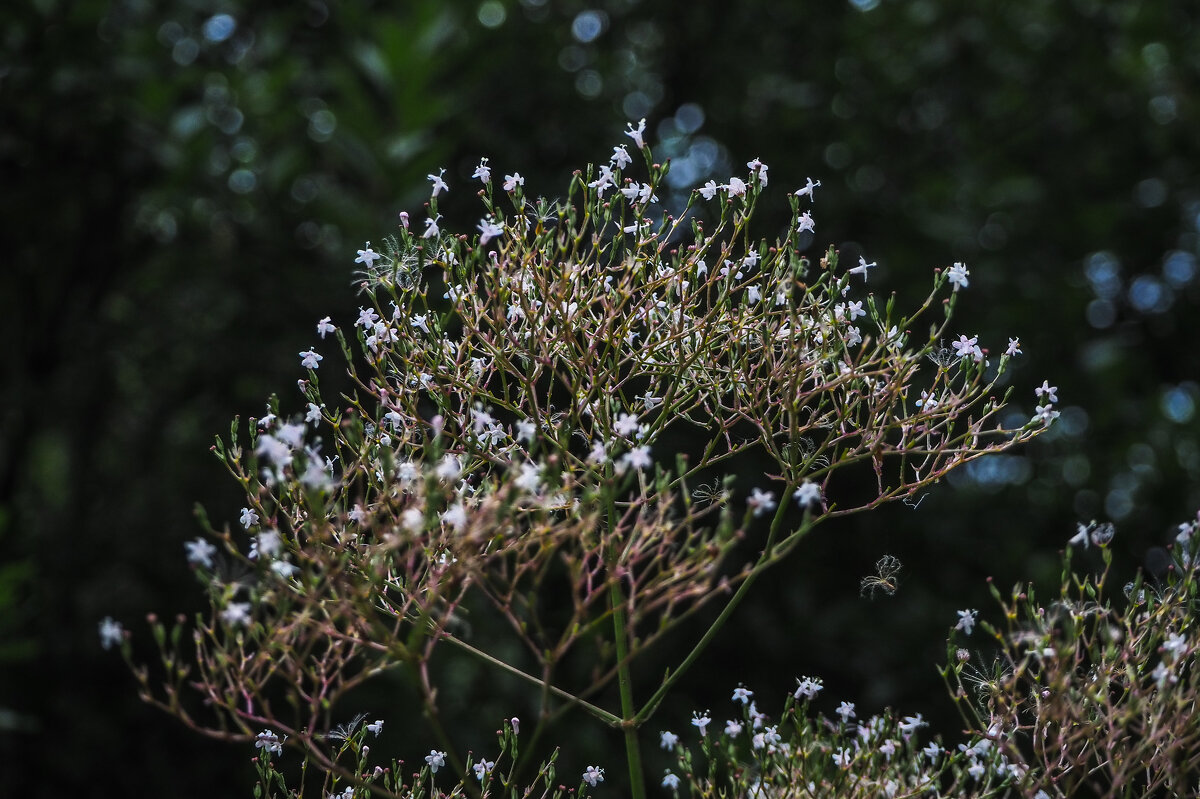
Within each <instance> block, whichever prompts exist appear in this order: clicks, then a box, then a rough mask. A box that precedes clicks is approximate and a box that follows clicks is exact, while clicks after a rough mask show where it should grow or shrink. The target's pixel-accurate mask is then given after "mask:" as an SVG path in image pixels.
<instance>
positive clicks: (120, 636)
mask: <svg viewBox="0 0 1200 799" xmlns="http://www.w3.org/2000/svg"><path fill="white" fill-rule="evenodd" d="M124 638H125V628H124V627H122V626H121V622H119V621H116V620H114V619H113V617H112V616H105V617H104V618H103V619H101V620H100V646H102V647H104V648H105V649H111V648H112V646H113V645H114V644H117V645H119V644H120V643H121V641H122V640H124Z"/></svg>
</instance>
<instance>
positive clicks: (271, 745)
mask: <svg viewBox="0 0 1200 799" xmlns="http://www.w3.org/2000/svg"><path fill="white" fill-rule="evenodd" d="M256 739H257V740H255V742H254V748H255V749H266V750H267V751H268V752H270V753H271V754H273V755H278V754H280V753H281V752H283V742H284V741H286V740H287V736H284V737H283V739H282V740H281V739H280V738H279V736H278V735H276V734H275V733H274V732H272V731H271V730H269V729H268V730H263V731H262V732H260V733H259V734H258V735H257V736H256Z"/></svg>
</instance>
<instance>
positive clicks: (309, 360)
mask: <svg viewBox="0 0 1200 799" xmlns="http://www.w3.org/2000/svg"><path fill="white" fill-rule="evenodd" d="M323 360H325V359H324V357H323V356H321V355H318V354H317V351H316V350H314V349H309V350H308V351H306V352H302V353H300V365H301V366H303V367H304V368H305V369H316V368H317V367H318V366H320V364H321V361H323Z"/></svg>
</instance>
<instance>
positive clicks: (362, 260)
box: [354, 241, 383, 269]
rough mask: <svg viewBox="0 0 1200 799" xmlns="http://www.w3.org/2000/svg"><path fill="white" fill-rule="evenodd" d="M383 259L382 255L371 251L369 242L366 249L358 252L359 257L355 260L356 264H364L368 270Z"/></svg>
mask: <svg viewBox="0 0 1200 799" xmlns="http://www.w3.org/2000/svg"><path fill="white" fill-rule="evenodd" d="M382 258H383V256H382V255H380V254H379V253H377V252H375V251H374V250H372V249H371V242H369V241H368V242H367V246H366V249H363V250H359V251H358V257H357V258H355V259H354V263H356V264H362V265H363V266H365V267H366V268H367V269H370V268H371V264H373V263H375V262H376V261H378V260H381V259H382Z"/></svg>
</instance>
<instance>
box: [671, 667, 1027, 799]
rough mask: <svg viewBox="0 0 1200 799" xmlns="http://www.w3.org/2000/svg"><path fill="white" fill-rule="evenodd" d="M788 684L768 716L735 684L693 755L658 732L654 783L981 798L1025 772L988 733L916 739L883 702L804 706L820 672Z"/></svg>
mask: <svg viewBox="0 0 1200 799" xmlns="http://www.w3.org/2000/svg"><path fill="white" fill-rule="evenodd" d="M797 683H798V685H799V687H798V688H797V689H796V691H795V693H794V694H793V695H792V696H790V697H788V698H787V699H786V700H785V703H784V707H783V712H782V713H781V714H780V717H779V719H778V721H775V720H773V719H771V718H770V717H769V716H768V715H767V714H766V713H763V712H761V711H760V710H759V709H758V708H757V706H756V704H755V703H754V702H753V701H749V697H750V694H751V692H749V691H748V690H746V689H745V688H742V687H739V688H738V689H737V690H735V691H734V696H733V699H734V702H735V703H737V705H738V707H737V708H736V709H737V710H738V714H737V717H736V718H734V719H731V720H729V721H727V722H726V723H725V725H724V727H723V728H722V730H721V731H720V732H718V733H716V734H715V736H713V737H712V738H711V739H709V738H706V739H705V740H704V741H703V742H702V746H701V751H700V754H699V756H697V755H696V754H695V753H694V752H692V751H691V749H690V748H689V747H688V746H687V745H686V744H684V743H683V742H681V740H680V738H679V736H676V735H674V734H673V733H670V732H663V733H662V734H661V736H660V739H661V744H662V747H663V748H664V749H667V750H668V751H670V752H672V753H674V755H675V756H676V765H675V767H674V768H668V769H667V770H666V772H665V774H664V776H663V777H662V779H661V785H662V787H663V788H665V789H667V790H668V791H671V792H672V793H674V794H676V795H678V794H679V793H680V792H682V791H685V790H686V791H687V792H688V793H690V794H691V795H693V796H714V795H716V796H719V795H725V796H747V797H769V796H811V797H819V796H838V797H872V799H874V797H880V796H882V797H899V796H915V795H941V796H963V797H984V796H994V795H997V794H998V793H1002V792H1003V791H1004V790H1005V789H1006V788H1010V787H1015V786H1017V785H1019V784H1021V783H1022V781H1023V779H1024V777H1025V768H1024V767H1023V766H1022V765H1021V764H1020V763H1018V762H1015V761H1013V760H1012V759H1010V758H1009V756H1008V755H1007V754H1006V753H1005V752H1004V751H1003V750H1002V748H1001V747H1000V746H998V745H996V744H995V743H994V742H993V741H992V740H991V739H990V738H988V737H985V736H982V735H976V736H973V737H972V738H970V739H969V740H968V742H966V743H963V744H959V745H958V746H957V747H946V746H943V744H942V743H941V742H940V741H939V740H937V739H936V738H934V739H932V740H928V741H926V742H922V741H921V740H919V732H920V730H921V729H922V728H924V727H926V726H928V725H927V724H926V722H925V720H924V719H923V718H922V717H921V715H920V714H917V715H915V716H903V717H900V716H897V715H895V714H893V713H891V712H890V711H887V712H884V713H882V714H878V715H874V716H871V717H869V718H864V719H861V720H860V719H858V718H857V713H856V709H855V706H854V704H853V703H851V702H842V703H841V704H840V705H839V707H838V708H837V710H836V713H835V715H836V718H833V719H830V718H826V717H824V716H822V715H821V714H820V713H817V712H816V711H815V708H814V705H815V703H816V700H817V698H818V694H819V692H820V691H821V689H822V687H823V686H822V684H821V681H820V680H819V679H817V678H813V677H804V678H802V679H798V680H797ZM703 715H704V716H707V715H708V714H707V713H705V714H703ZM693 723H695V722H693ZM700 758H703V760H705V761H708V762H707V763H702V762H699V761H700Z"/></svg>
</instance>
